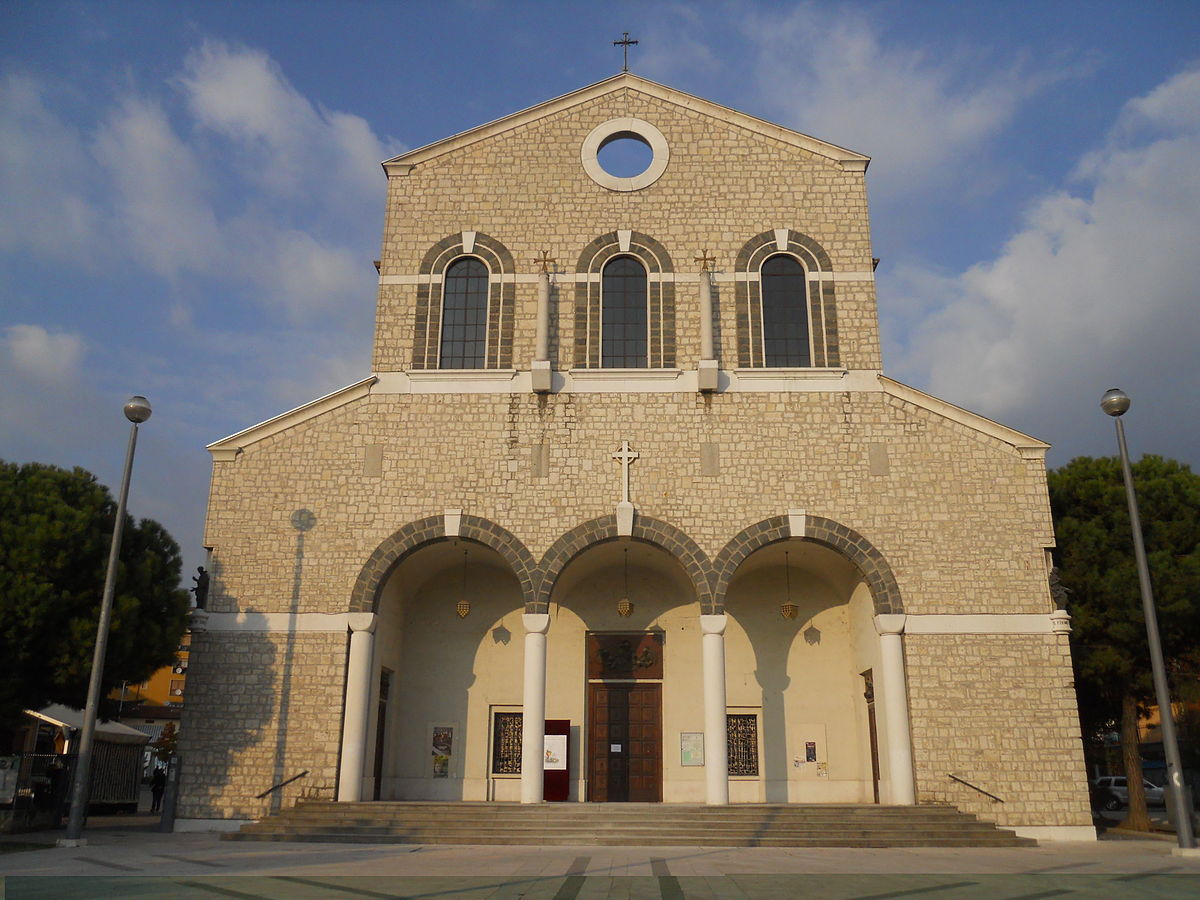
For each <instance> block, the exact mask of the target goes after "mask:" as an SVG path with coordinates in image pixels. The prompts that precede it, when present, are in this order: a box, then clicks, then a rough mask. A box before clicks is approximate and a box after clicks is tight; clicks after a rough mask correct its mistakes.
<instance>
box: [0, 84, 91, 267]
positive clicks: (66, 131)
mask: <svg viewBox="0 0 1200 900" xmlns="http://www.w3.org/2000/svg"><path fill="white" fill-rule="evenodd" d="M82 144H83V137H82V135H81V134H80V133H79V132H78V131H77V130H76V129H74V128H72V127H70V126H68V125H66V124H65V123H64V122H63V121H62V120H61V119H59V117H57V116H56V115H55V114H54V113H53V112H52V111H51V110H50V108H49V106H48V105H47V98H46V90H45V86H44V85H43V84H42V83H41V82H40V81H38V80H37V79H34V78H32V77H30V76H28V75H21V74H16V73H13V74H9V75H6V76H4V77H3V78H0V198H3V199H2V200H0V202H2V203H3V210H4V214H3V215H0V250H14V251H19V252H26V251H32V252H34V253H36V254H38V255H39V256H43V255H62V256H64V257H70V258H71V259H72V260H74V262H75V263H76V264H80V263H90V262H93V261H94V260H95V259H96V258H97V256H98V255H99V254H98V252H97V251H98V250H99V248H100V246H102V243H103V241H104V239H105V237H104V231H103V230H102V229H100V228H98V227H97V225H98V224H99V222H100V219H99V217H98V216H97V214H96V211H95V210H94V209H93V207H92V205H91V202H90V201H89V199H88V198H87V196H86V180H85V179H86V175H87V172H86V166H84V165H83V164H81V160H80V150H81V145H82Z"/></svg>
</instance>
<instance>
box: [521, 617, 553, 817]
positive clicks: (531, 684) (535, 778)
mask: <svg viewBox="0 0 1200 900" xmlns="http://www.w3.org/2000/svg"><path fill="white" fill-rule="evenodd" d="M522 619H524V622H525V698H524V706H523V708H522V710H521V802H522V803H541V802H542V779H543V777H544V776H543V774H542V768H543V765H544V760H545V752H546V750H545V745H546V632H547V631H548V630H549V628H550V616H548V615H546V614H545V613H541V614H536V615H529V614H526V615H524V616H522Z"/></svg>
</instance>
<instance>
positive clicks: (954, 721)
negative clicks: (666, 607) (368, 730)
mask: <svg viewBox="0 0 1200 900" xmlns="http://www.w3.org/2000/svg"><path fill="white" fill-rule="evenodd" d="M622 440H629V441H630V443H631V445H632V446H633V447H634V448H635V449H636V450H637V451H638V452H639V453H640V454H641V458H640V459H638V460H637V462H635V463H634V464H633V467H632V474H631V482H632V488H631V490H632V497H633V500H634V503H635V505H636V507H637V509H638V512H639V514H641V515H645V516H649V517H653V518H655V519H660V520H662V521H664V522H666V523H669V524H670V525H672V526H674V527H675V528H678V529H679V530H680V531H682V532H683V533H685V534H686V535H688V536H689V537H691V538H692V539H693V540H695V541H696V543H697V544H698V545H699V547H700V548H701V549H702V550H703V551H704V553H706V554H707V555H708V557H709V559H715V558H716V556H717V554H718V553H719V552H720V550H721V548H722V547H723V546H724V544H725V543H726V542H727V541H729V540H730V539H731V538H733V537H734V536H735V535H736V534H737V533H738V532H739V531H740V530H741V529H743V528H745V527H747V526H748V525H751V524H754V523H755V522H758V521H761V520H763V519H766V518H769V517H772V516H779V515H782V514H785V513H786V511H787V510H788V509H789V508H803V509H806V510H807V511H808V513H809V514H811V515H814V516H823V517H826V518H829V519H832V520H834V521H836V522H839V523H842V524H844V525H846V526H847V527H850V528H853V529H855V530H856V531H858V532H859V533H861V534H862V535H863V536H864V537H866V538H867V539H868V540H869V541H870V542H871V543H872V544H873V545H874V546H875V547H876V548H877V549H878V550H879V551H880V553H882V554H883V556H884V558H885V559H886V560H887V562H888V563H889V564H890V566H891V568H892V570H893V572H894V574H895V576H896V579H897V583H898V586H899V590H900V594H901V597H902V598H903V603H904V610H905V611H906V612H908V613H918V614H928V613H950V614H954V613H1035V614H1037V613H1040V614H1045V613H1048V612H1050V611H1051V609H1052V604H1051V602H1050V598H1049V594H1048V589H1047V584H1046V573H1045V566H1044V553H1043V550H1044V548H1045V547H1046V546H1048V545H1049V544H1050V543H1051V541H1052V532H1051V526H1050V519H1049V512H1048V509H1047V507H1046V501H1045V480H1044V479H1045V474H1044V469H1043V467H1042V465H1041V463H1040V461H1039V460H1030V459H1024V458H1022V457H1021V456H1020V454H1018V453H1017V452H1016V451H1015V450H1014V449H1013V448H1011V447H1009V446H1007V445H1005V444H1002V443H1001V442H999V441H997V440H995V439H992V438H990V437H986V436H983V435H981V434H979V433H978V432H975V431H973V430H972V429H969V428H967V427H965V426H961V425H959V424H956V423H953V422H950V421H948V420H946V419H944V418H942V417H940V416H938V415H936V414H934V413H930V412H927V411H924V410H921V409H918V408H916V407H913V406H912V405H911V404H908V403H905V402H902V401H898V400H896V399H895V398H891V397H888V396H886V395H884V394H882V393H874V392H860V393H833V392H799V393H762V394H751V393H727V394H722V395H718V396H715V397H711V398H704V397H699V396H694V395H690V394H576V395H573V396H568V395H555V396H551V397H547V398H542V399H539V398H538V397H536V396H532V395H511V396H510V395H496V394H475V395H414V394H379V395H373V396H370V397H367V398H365V399H363V400H360V401H356V402H353V403H351V404H348V405H346V406H344V407H342V408H340V409H337V410H334V411H332V412H329V413H327V414H325V415H323V416H321V417H319V418H316V419H313V420H310V421H309V422H306V423H302V424H300V425H298V426H296V427H293V428H290V429H288V430H286V431H284V432H281V433H279V434H276V435H274V436H271V437H269V438H266V439H264V440H261V441H258V442H256V443H252V444H249V445H248V446H247V447H246V448H245V450H244V452H243V453H241V454H240V455H239V456H238V457H237V458H236V459H235V460H232V461H228V462H218V463H217V464H216V465H215V468H214V480H213V490H212V497H213V500H212V507H211V511H210V517H209V523H208V541H209V542H210V543H211V544H212V545H213V547H214V551H213V567H212V571H213V588H212V594H211V598H210V609H211V610H213V611H218V612H219V611H235V610H241V611H252V612H288V611H294V612H321V613H339V612H344V611H346V610H347V608H348V603H349V600H350V593H351V590H352V587H353V585H354V583H355V580H356V578H357V576H358V574H359V571H360V570H361V568H362V566H363V565H364V564H365V563H366V561H367V559H368V558H369V557H370V555H371V553H372V552H374V550H375V548H376V547H377V546H379V544H380V543H382V542H383V541H385V540H386V539H387V538H388V537H389V536H390V535H392V534H393V533H394V532H395V531H396V530H397V529H399V528H401V527H402V526H404V525H406V524H408V523H410V522H413V521H416V520H419V519H422V518H425V517H428V516H437V515H440V513H441V511H442V510H444V509H447V508H461V509H462V510H463V511H464V512H465V513H466V514H468V515H472V516H479V517H480V518H483V519H487V520H489V521H492V522H495V523H497V524H498V525H500V526H502V527H504V528H505V529H507V530H509V531H510V532H512V533H513V535H515V537H516V538H517V539H518V540H520V541H521V542H522V543H523V544H524V545H525V546H526V548H528V550H529V551H530V553H531V554H532V557H533V558H534V559H535V560H538V559H540V558H541V557H542V555H543V554H544V553H545V552H546V551H547V549H548V548H549V547H550V546H551V544H553V542H554V541H555V540H556V539H557V538H558V537H559V536H560V535H562V534H564V533H566V532H567V531H570V530H571V529H572V528H575V527H576V526H578V525H579V524H581V523H583V522H586V521H589V520H591V519H594V518H597V517H600V516H605V515H610V514H611V513H612V511H613V508H614V506H615V504H616V502H617V500H619V499H620V467H619V465H618V464H617V463H616V462H615V461H613V460H612V459H611V454H612V452H613V451H614V450H616V449H617V448H618V446H619V445H620V442H621V441H622ZM870 443H876V444H883V445H885V446H886V448H887V456H888V467H887V474H883V475H879V474H876V475H872V474H871V468H870V466H869V464H868V449H867V448H868V444H870ZM543 444H544V445H548V460H549V464H548V467H547V468H546V469H545V470H544V474H542V471H543V470H541V469H540V468H539V466H538V465H537V464H536V461H537V460H538V459H539V458H541V456H542V454H541V453H540V452H539V451H538V450H537V449H536V448H538V447H539V446H540V445H543ZM702 444H715V445H716V447H717V457H718V459H719V468H718V472H717V474H716V475H715V476H706V475H702V474H701V465H700V462H701V460H700V447H701V445H702ZM373 446H376V447H382V448H383V465H382V474H381V475H379V476H378V477H370V476H366V475H364V474H363V473H364V457H365V454H366V451H367V448H368V447H373ZM298 509H306V510H309V511H310V512H311V513H312V514H313V517H314V519H315V524H314V525H313V527H312V528H311V530H308V531H306V532H304V533H303V535H301V533H300V532H297V531H296V530H295V529H294V528H293V527H292V525H291V521H290V520H291V516H292V513H293V512H294V511H296V510H298ZM301 539H302V540H303V545H302V549H303V557H304V562H303V568H302V572H301V577H300V578H299V580H298V582H297V579H296V570H295V560H296V551H297V546H298V545H299V543H300V541H301ZM297 583H298V588H297V587H296V585H297ZM280 640H281V638H280V636H278V635H271V636H270V641H269V642H268V641H266V636H263V635H258V636H250V637H247V636H244V635H239V636H237V637H233V636H231V635H228V634H208V635H204V636H201V638H200V643H199V646H198V647H197V648H196V650H195V651H194V653H193V657H194V658H195V659H196V660H197V665H194V667H193V668H194V673H190V674H189V700H188V708H189V710H191V711H192V713H193V714H195V715H196V716H197V720H198V721H199V720H201V719H202V720H203V721H205V722H206V723H211V722H212V721H214V720H215V721H221V719H222V717H223V716H225V712H224V710H225V708H226V707H225V704H226V703H227V702H228V701H229V699H230V697H229V692H230V691H237V690H243V689H245V690H247V691H249V692H250V694H251V696H248V697H245V698H243V700H242V701H241V702H244V703H246V704H247V705H248V707H249V711H248V712H246V713H244V714H242V715H241V717H240V720H239V718H238V717H235V719H234V722H235V725H234V727H233V729H232V731H231V735H232V736H233V737H234V740H233V745H234V748H233V750H232V751H227V750H225V749H223V748H222V746H221V741H223V740H226V739H228V737H229V736H217V735H215V734H213V743H211V744H205V743H203V742H202V744H201V745H200V746H198V747H196V748H195V749H197V750H200V751H201V752H200V755H199V758H198V759H197V757H196V754H195V753H194V752H193V753H189V757H188V758H189V767H194V765H195V763H193V762H192V760H196V763H198V764H199V765H200V768H201V770H202V771H203V772H204V774H203V775H200V774H199V773H196V772H195V769H194V768H193V771H192V773H191V774H189V775H188V776H187V778H188V779H189V780H188V782H186V783H187V784H194V785H197V786H199V787H201V791H200V793H199V794H193V796H192V797H191V798H190V799H189V801H188V803H189V806H188V810H189V813H188V814H190V815H196V816H202V815H205V816H228V815H236V816H238V817H245V816H247V815H251V814H256V811H257V810H259V809H261V808H262V805H263V804H262V802H257V803H252V802H250V801H249V800H248V799H247V798H248V797H250V796H253V794H255V793H258V792H259V791H261V790H263V789H264V788H265V787H266V786H268V785H270V784H271V783H273V781H274V780H277V779H276V778H275V771H276V769H277V768H278V767H277V766H276V765H275V757H274V756H273V754H274V753H275V743H276V740H277V738H276V730H275V721H274V716H275V712H274V708H273V707H271V706H270V704H266V705H264V703H263V699H262V696H261V695H262V694H263V693H264V692H266V693H270V692H272V691H278V690H279V689H280V685H281V684H282V683H283V681H282V677H281V675H280V672H279V669H280V660H281V659H282V653H283V649H282V647H281V646H280V645H279V641H280ZM299 640H301V641H303V642H306V644H305V646H306V647H307V648H308V649H307V650H306V651H305V652H304V653H303V654H301V655H299V656H297V657H295V659H303V666H304V667H306V668H304V669H297V670H296V680H294V681H293V684H294V685H295V686H296V688H297V692H296V696H300V695H301V694H303V695H304V698H305V701H307V700H308V699H310V695H309V693H308V692H309V691H310V690H314V691H317V692H318V694H319V699H315V698H314V703H313V707H312V712H311V716H312V718H311V720H309V719H306V718H305V717H304V715H301V714H300V712H299V710H298V709H297V710H295V711H294V712H293V714H292V717H291V722H292V726H293V727H292V729H291V734H292V737H290V738H289V741H293V742H295V743H294V745H290V746H289V747H288V753H287V759H288V761H289V762H288V765H287V766H285V767H284V768H285V769H286V771H288V772H291V770H292V769H295V770H296V771H299V769H301V768H308V769H312V770H313V771H314V773H315V774H314V775H313V776H311V777H310V778H309V779H306V782H307V783H309V784H313V785H316V784H319V785H320V786H328V787H330V788H331V787H332V784H333V780H334V766H335V763H336V757H337V740H338V728H339V721H340V720H339V715H340V702H341V686H342V679H343V677H344V674H343V668H342V667H343V666H344V637H343V636H341V635H322V636H314V635H302V636H301V637H300V638H299ZM1059 640H1060V639H1058V638H1049V637H1026V636H1017V637H1014V636H1004V637H1002V638H998V639H996V638H986V639H980V638H974V637H961V636H955V637H932V636H910V637H908V638H906V641H907V642H908V643H907V647H908V651H907V656H908V660H909V666H910V669H909V677H910V692H911V696H912V698H913V704H914V717H913V734H914V742H915V744H916V753H917V759H918V760H919V765H920V768H919V770H918V777H919V780H920V790H921V796H922V798H924V799H950V800H952V801H954V802H956V803H962V804H963V805H964V806H965V807H966V808H970V809H976V810H977V811H979V812H980V813H981V814H983V815H986V816H987V817H989V818H995V817H997V816H999V817H1001V818H1003V819H1004V820H1005V821H1006V822H1009V823H1010V824H1019V823H1025V824H1059V823H1061V822H1062V820H1063V818H1064V817H1066V819H1067V820H1068V821H1069V822H1070V823H1075V824H1077V823H1078V822H1077V820H1078V816H1079V810H1080V809H1081V808H1083V807H1082V804H1085V803H1086V795H1085V792H1083V791H1081V790H1080V789H1079V787H1078V785H1079V784H1080V783H1081V778H1082V768H1081V767H1082V758H1081V756H1080V748H1079V737H1078V726H1077V724H1076V721H1075V714H1074V710H1073V707H1072V706H1071V702H1072V701H1071V688H1070V682H1071V670H1070V661H1069V658H1068V657H1067V652H1066V645H1065V643H1062V644H1061V645H1059V644H1058V643H1056V642H1057V641H1059ZM254 648H257V650H255V649H254ZM310 666H311V667H313V673H312V674H311V675H310V674H308V673H309V669H308V668H307V667H310ZM264 672H265V673H267V674H264ZM1009 673H1012V677H1013V678H1016V677H1017V676H1018V675H1019V677H1020V679H1021V680H1020V681H1019V682H1017V681H1010V680H1009ZM264 678H266V679H267V681H263V679H264ZM256 679H257V681H256ZM251 685H255V687H251ZM1047 692H1048V693H1047ZM1047 707H1053V710H1052V712H1053V714H1052V715H1047V714H1045V712H1046V709H1047ZM233 708H234V709H236V708H237V707H236V706H235V707H233ZM305 709H308V707H305ZM965 711H971V714H970V715H966V713H965ZM305 715H307V714H305ZM297 716H300V717H299V718H298V717H297ZM301 723H303V724H301ZM960 724H961V727H959V725H960ZM206 727H208V728H211V724H208V725H206ZM948 731H953V732H954V733H955V734H958V735H963V736H965V739H964V740H963V741H961V742H960V741H959V740H957V739H950V738H949V737H948ZM210 733H211V732H210ZM239 736H240V737H239ZM205 740H207V738H206V739H205ZM239 741H241V746H240V747H239ZM983 742H991V743H992V744H993V745H994V746H996V747H1002V748H1007V749H1008V750H1010V751H1012V752H1010V753H1004V752H996V753H994V754H982V753H980V752H979V747H978V745H979V744H981V743H983ZM1006 742H1010V743H1006ZM206 748H207V749H206ZM1014 748H1019V751H1018V750H1016V749H1014ZM293 761H294V762H293ZM314 766H315V767H316V768H315V769H314ZM948 771H950V772H955V773H956V774H960V773H961V774H963V775H964V777H967V778H968V779H969V780H972V781H974V782H975V783H977V784H980V786H983V787H985V789H988V790H992V791H993V792H994V793H997V794H999V795H1001V796H1004V797H1005V804H1004V806H1003V807H999V806H995V807H991V806H985V807H981V806H980V801H979V800H978V795H975V792H969V795H962V796H959V795H958V794H955V793H954V791H955V790H956V789H955V788H954V787H953V785H947V784H946V782H947V780H948V779H946V777H945V773H946V772H948ZM1076 776H1078V777H1076ZM204 779H207V780H204ZM1048 785H1054V787H1049V786H1048ZM1055 792H1057V793H1055ZM1051 794H1054V796H1050V795H1051ZM1059 794H1061V796H1059ZM970 795H974V796H970ZM988 802H989V803H990V801H988Z"/></svg>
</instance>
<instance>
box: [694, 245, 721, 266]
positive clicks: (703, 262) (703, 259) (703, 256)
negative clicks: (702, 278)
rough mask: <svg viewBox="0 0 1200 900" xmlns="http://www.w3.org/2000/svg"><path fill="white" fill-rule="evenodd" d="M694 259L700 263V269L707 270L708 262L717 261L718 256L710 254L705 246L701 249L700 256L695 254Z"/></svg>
mask: <svg viewBox="0 0 1200 900" xmlns="http://www.w3.org/2000/svg"><path fill="white" fill-rule="evenodd" d="M692 259H693V260H695V261H696V262H698V263H700V271H701V272H707V271H708V264H709V263H715V262H716V261H717V258H716V257H715V256H709V255H708V248H707V247H705V248H704V249H703V250H701V251H700V255H699V256H693V257H692Z"/></svg>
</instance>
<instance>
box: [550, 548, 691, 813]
mask: <svg viewBox="0 0 1200 900" xmlns="http://www.w3.org/2000/svg"><path fill="white" fill-rule="evenodd" d="M549 614H550V619H551V625H550V628H549V641H548V654H547V671H548V677H547V698H546V718H547V719H569V720H570V722H571V732H572V737H573V740H572V759H571V774H572V786H571V793H570V797H569V799H571V800H590V801H597V802H622V801H635V802H636V801H640V802H657V801H661V800H667V801H683V800H703V785H704V781H703V771H702V770H701V769H699V768H683V767H682V766H681V763H680V759H679V755H678V750H677V741H678V737H677V735H678V734H679V733H680V732H697V731H701V730H702V728H703V724H702V723H703V709H702V705H701V703H702V698H701V696H700V694H699V692H698V691H696V689H695V685H696V684H698V683H699V680H700V669H699V665H700V662H699V652H698V651H699V643H700V638H699V621H700V606H699V603H698V601H697V599H696V592H695V590H694V587H693V584H692V582H691V580H690V579H689V578H688V575H687V573H686V572H685V571H684V569H683V567H682V566H681V565H680V563H679V562H678V561H677V560H676V559H675V557H673V556H672V555H671V554H669V553H667V552H666V551H665V550H663V549H661V548H659V547H657V546H655V545H653V544H649V543H645V542H642V541H638V540H631V539H616V540H609V541H606V542H603V543H599V544H595V545H593V546H591V547H589V548H587V549H586V550H584V551H582V552H581V553H579V554H578V555H577V556H576V557H575V558H574V559H572V560H571V562H570V563H569V564H568V565H567V566H566V567H565V568H564V569H563V571H562V574H561V575H560V576H559V577H558V579H557V580H556V582H555V584H554V588H553V591H552V592H551V595H550V607H549Z"/></svg>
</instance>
